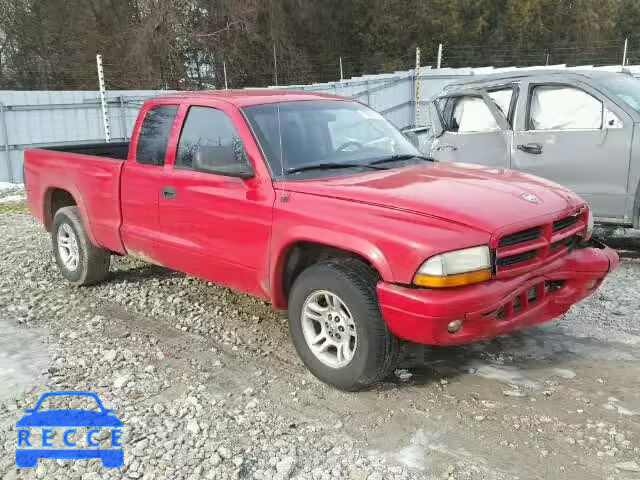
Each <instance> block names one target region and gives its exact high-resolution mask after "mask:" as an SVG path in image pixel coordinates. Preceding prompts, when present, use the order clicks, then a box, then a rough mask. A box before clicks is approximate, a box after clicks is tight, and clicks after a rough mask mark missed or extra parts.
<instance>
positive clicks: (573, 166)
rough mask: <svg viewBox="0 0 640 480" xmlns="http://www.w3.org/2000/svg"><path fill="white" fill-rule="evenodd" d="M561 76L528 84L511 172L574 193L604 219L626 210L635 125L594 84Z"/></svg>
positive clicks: (618, 216) (518, 120)
mask: <svg viewBox="0 0 640 480" xmlns="http://www.w3.org/2000/svg"><path fill="white" fill-rule="evenodd" d="M557 79H558V77H557V76H556V77H551V78H549V77H547V78H545V77H541V78H536V79H535V80H533V81H531V82H527V83H526V91H527V93H528V95H525V96H524V98H523V99H522V101H521V103H520V105H519V106H518V111H519V112H520V113H519V114H518V119H517V120H516V128H515V132H514V140H513V147H512V151H511V156H512V168H513V169H515V170H521V171H524V172H528V173H531V174H534V175H538V176H540V177H543V178H547V179H549V180H553V181H554V182H557V183H559V184H561V185H564V186H565V187H567V188H569V189H571V190H573V191H574V192H576V193H578V194H579V195H580V196H582V197H583V198H584V199H585V200H587V201H588V202H589V203H590V204H591V207H592V208H593V211H594V214H595V216H596V217H599V218H600V219H620V220H621V219H622V216H623V214H624V211H625V204H626V195H627V181H628V174H629V162H630V155H631V141H632V138H633V121H632V119H631V117H629V115H628V114H627V113H626V112H624V111H623V110H622V109H621V108H619V107H618V106H617V105H615V104H614V103H613V102H611V101H610V100H609V99H608V98H607V97H606V96H604V95H603V94H602V93H601V92H599V91H597V90H596V89H594V88H593V87H591V86H590V85H588V84H586V83H584V82H582V81H578V80H574V79H571V78H566V77H565V78H564V79H563V81H562V82H558V80H557Z"/></svg>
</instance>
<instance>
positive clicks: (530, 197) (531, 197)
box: [521, 193, 539, 203]
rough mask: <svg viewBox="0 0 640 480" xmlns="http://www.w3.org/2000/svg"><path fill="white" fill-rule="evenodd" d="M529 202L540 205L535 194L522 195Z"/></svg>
mask: <svg viewBox="0 0 640 480" xmlns="http://www.w3.org/2000/svg"><path fill="white" fill-rule="evenodd" d="M521 197H522V198H524V199H525V200H526V201H527V202H531V203H538V201H539V200H538V197H536V196H535V195H534V194H533V193H523V194H522V195H521Z"/></svg>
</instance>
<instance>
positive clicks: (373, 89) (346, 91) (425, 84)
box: [0, 65, 640, 183]
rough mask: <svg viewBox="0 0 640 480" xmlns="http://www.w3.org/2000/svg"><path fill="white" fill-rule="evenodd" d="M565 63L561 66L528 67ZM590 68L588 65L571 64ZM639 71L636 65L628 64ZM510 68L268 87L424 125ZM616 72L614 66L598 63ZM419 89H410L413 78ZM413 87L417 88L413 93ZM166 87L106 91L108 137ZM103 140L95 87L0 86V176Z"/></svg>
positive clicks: (15, 176)
mask: <svg viewBox="0 0 640 480" xmlns="http://www.w3.org/2000/svg"><path fill="white" fill-rule="evenodd" d="M540 68H553V69H557V68H565V67H564V65H554V66H549V67H530V68H526V69H522V70H531V69H540ZM585 68H592V67H590V66H581V67H571V69H585ZM627 68H628V69H630V70H631V71H632V72H633V73H634V74H640V66H628V67H627ZM514 69H515V68H499V69H498V68H496V69H494V68H492V67H487V68H457V69H450V68H443V69H437V70H436V69H431V68H430V67H424V68H422V69H420V71H419V74H418V75H416V72H415V70H407V71H402V72H394V73H389V74H382V75H366V76H363V77H355V78H351V79H348V80H344V81H341V82H340V81H338V82H329V83H316V84H311V85H290V86H284V87H271V88H279V89H300V90H306V91H314V92H322V93H333V94H336V95H341V96H345V97H351V98H354V99H356V100H359V101H361V102H363V103H366V104H368V105H370V106H371V107H373V108H374V109H376V110H377V111H379V112H380V113H382V114H383V115H384V116H385V117H386V118H388V119H389V120H390V121H391V122H392V123H393V124H395V125H396V126H397V127H399V128H403V127H406V126H409V125H413V124H415V123H416V109H417V113H418V123H419V124H420V125H429V124H430V120H429V113H428V109H427V108H425V107H426V105H427V101H428V100H429V99H430V98H431V97H433V96H434V95H436V94H438V93H439V92H440V91H441V90H442V89H443V88H444V87H445V86H446V85H448V84H450V83H451V82H454V81H456V80H459V79H460V78H462V77H465V76H468V75H481V74H485V73H497V72H503V71H511V70H514ZM598 69H606V70H611V71H618V70H619V69H620V66H611V67H598ZM417 82H418V83H419V88H416V83H417ZM416 91H419V92H420V95H419V97H416ZM166 93H170V92H168V91H166V90H163V91H152V90H138V91H136V90H123V91H109V92H108V95H107V100H108V112H109V119H110V123H111V135H112V139H113V140H114V141H118V140H126V139H128V138H129V136H130V135H131V130H132V128H133V124H134V122H135V118H136V116H137V113H138V110H139V108H140V106H141V104H142V102H143V101H144V100H145V99H147V98H149V97H153V96H157V95H160V94H166ZM103 139H104V128H103V125H102V114H101V111H100V102H99V97H98V92H97V91H0V181H9V182H16V183H19V182H22V157H23V151H24V150H25V149H26V148H30V147H37V146H43V145H65V144H73V143H86V142H96V141H101V140H103Z"/></svg>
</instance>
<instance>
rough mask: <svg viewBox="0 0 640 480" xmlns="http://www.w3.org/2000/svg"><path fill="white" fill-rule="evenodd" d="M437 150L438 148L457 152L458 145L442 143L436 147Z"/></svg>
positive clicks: (441, 150) (443, 150)
mask: <svg viewBox="0 0 640 480" xmlns="http://www.w3.org/2000/svg"><path fill="white" fill-rule="evenodd" d="M436 150H438V151H439V152H455V151H456V150H458V147H456V146H454V145H440V146H439V147H437V148H436Z"/></svg>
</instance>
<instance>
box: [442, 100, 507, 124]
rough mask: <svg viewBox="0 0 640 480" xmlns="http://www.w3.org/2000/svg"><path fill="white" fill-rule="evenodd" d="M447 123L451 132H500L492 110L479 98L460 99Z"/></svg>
mask: <svg viewBox="0 0 640 480" xmlns="http://www.w3.org/2000/svg"><path fill="white" fill-rule="evenodd" d="M447 123H448V124H449V126H450V130H451V131H454V132H456V131H457V132H458V133H470V132H493V131H496V130H500V127H499V126H498V123H497V122H496V119H495V118H494V116H493V114H492V113H491V110H489V107H487V104H486V103H484V100H483V99H482V98H479V97H459V98H458V100H457V102H456V103H455V106H454V107H453V111H452V113H451V119H450V121H449V122H447Z"/></svg>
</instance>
